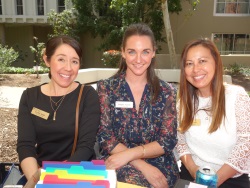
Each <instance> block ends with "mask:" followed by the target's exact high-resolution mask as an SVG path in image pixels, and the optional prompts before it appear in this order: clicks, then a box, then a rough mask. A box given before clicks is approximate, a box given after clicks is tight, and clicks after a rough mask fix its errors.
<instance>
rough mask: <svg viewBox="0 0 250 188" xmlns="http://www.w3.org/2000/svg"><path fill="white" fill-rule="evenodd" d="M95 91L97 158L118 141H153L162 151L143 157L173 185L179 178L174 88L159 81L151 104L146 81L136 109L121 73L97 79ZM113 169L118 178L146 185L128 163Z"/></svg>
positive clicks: (105, 155)
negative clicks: (97, 105) (122, 103)
mask: <svg viewBox="0 0 250 188" xmlns="http://www.w3.org/2000/svg"><path fill="white" fill-rule="evenodd" d="M97 91H98V94H99V100H100V103H101V121H100V127H99V131H98V134H97V138H98V142H99V145H100V154H101V159H106V158H108V157H109V154H110V152H111V151H112V150H113V149H114V148H115V147H116V145H117V144H119V143H122V144H124V145H126V146H127V147H128V148H133V147H136V146H139V145H144V144H147V143H150V142H153V141H157V142H158V143H159V144H160V145H161V146H162V148H163V149H164V151H165V154H164V155H162V156H159V157H156V158H151V159H144V160H145V161H146V162H147V163H149V164H151V165H153V166H155V167H157V168H158V169H159V170H160V171H161V172H162V173H163V174H164V175H165V177H166V178H167V181H168V184H169V187H170V188H171V187H173V186H174V184H175V182H176V180H177V179H178V178H179V172H178V166H177V163H176V160H175V157H174V154H173V148H174V147H175V145H176V143H177V130H176V128H177V119H176V89H174V87H173V86H172V85H170V84H168V83H166V82H163V81H160V94H159V97H158V99H157V101H156V102H154V103H153V104H151V95H150V89H149V86H148V85H146V86H145V89H144V92H143V95H142V99H141V102H140V106H139V111H138V112H137V110H136V108H135V102H134V98H133V95H132V92H131V90H130V87H129V85H128V83H127V82H126V80H125V73H122V74H121V75H120V76H118V77H116V78H115V77H112V78H109V79H107V80H101V81H99V82H98V83H97ZM116 101H130V102H133V108H117V107H116ZM116 173H117V180H118V181H121V182H127V183H131V184H136V185H140V186H145V187H150V184H149V183H148V181H147V180H146V179H145V177H144V176H143V174H142V173H141V172H140V171H139V170H137V169H136V168H135V167H133V166H132V165H130V164H129V163H128V164H127V165H125V166H124V167H122V168H121V169H119V170H117V171H116Z"/></svg>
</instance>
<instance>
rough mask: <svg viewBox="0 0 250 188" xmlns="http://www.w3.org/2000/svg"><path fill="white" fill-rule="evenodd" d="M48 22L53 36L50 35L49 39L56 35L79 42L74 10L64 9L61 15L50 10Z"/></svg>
mask: <svg viewBox="0 0 250 188" xmlns="http://www.w3.org/2000/svg"><path fill="white" fill-rule="evenodd" d="M48 21H49V23H50V25H51V26H52V29H53V34H50V35H49V38H51V37H53V36H58V35H67V36H71V37H73V38H75V39H76V40H79V36H78V34H79V30H78V28H77V19H76V17H75V9H74V8H71V9H66V10H64V11H63V12H61V13H57V12H56V11H55V10H51V11H50V13H48Z"/></svg>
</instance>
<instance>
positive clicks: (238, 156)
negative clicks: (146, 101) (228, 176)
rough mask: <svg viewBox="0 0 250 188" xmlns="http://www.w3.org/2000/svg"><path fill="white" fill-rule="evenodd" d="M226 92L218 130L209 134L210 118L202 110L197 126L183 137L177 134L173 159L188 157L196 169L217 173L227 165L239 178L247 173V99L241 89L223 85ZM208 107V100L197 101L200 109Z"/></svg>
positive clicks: (249, 126) (249, 100)
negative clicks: (206, 169) (221, 119)
mask: <svg viewBox="0 0 250 188" xmlns="http://www.w3.org/2000/svg"><path fill="white" fill-rule="evenodd" d="M225 89H226V117H225V120H224V121H223V122H222V125H221V126H220V128H219V129H218V130H217V131H216V132H213V133H212V134H209V133H208V127H209V126H210V123H211V117H210V116H209V115H208V114H207V113H206V112H205V111H204V110H200V111H198V112H197V114H196V116H195V119H196V120H198V123H196V125H192V126H191V128H189V130H188V131H186V132H185V133H184V134H181V133H179V132H178V144H177V145H176V148H175V149H176V157H177V159H179V158H180V157H181V156H183V155H186V154H191V155H192V158H193V160H194V162H195V163H196V165H198V166H205V165H208V166H210V167H212V168H213V169H215V170H216V171H217V170H219V169H220V168H221V166H222V165H223V164H225V163H226V164H228V165H229V166H231V167H232V168H234V169H235V170H237V171H238V172H239V173H238V174H237V175H236V176H239V175H241V174H243V173H246V174H248V173H250V98H249V96H248V94H247V93H246V91H245V90H244V89H243V88H242V87H240V86H235V85H225ZM178 104H179V103H178ZM178 104H177V110H178V109H179V108H178ZM209 105H211V97H209V98H202V97H199V107H198V108H199V109H204V107H207V106H209ZM199 121H200V123H199ZM236 176H235V177H236Z"/></svg>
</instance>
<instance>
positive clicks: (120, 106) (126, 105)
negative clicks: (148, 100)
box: [115, 101, 133, 108]
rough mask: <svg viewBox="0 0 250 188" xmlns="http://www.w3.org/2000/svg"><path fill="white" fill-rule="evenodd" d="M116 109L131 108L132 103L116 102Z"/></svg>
mask: <svg viewBox="0 0 250 188" xmlns="http://www.w3.org/2000/svg"><path fill="white" fill-rule="evenodd" d="M115 107H116V108H133V102H131V101H116V102H115Z"/></svg>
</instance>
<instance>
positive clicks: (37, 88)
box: [24, 83, 45, 95]
mask: <svg viewBox="0 0 250 188" xmlns="http://www.w3.org/2000/svg"><path fill="white" fill-rule="evenodd" d="M44 84H45V83H44ZM44 84H41V85H38V86H34V87H30V88H27V89H26V90H24V92H26V93H28V94H31V95H33V94H34V93H38V92H40V91H41V87H42V85H44Z"/></svg>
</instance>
